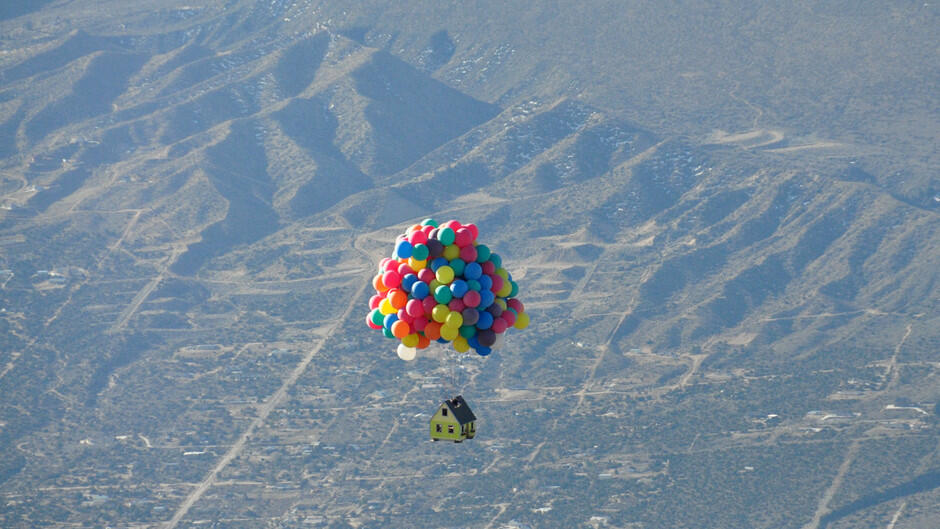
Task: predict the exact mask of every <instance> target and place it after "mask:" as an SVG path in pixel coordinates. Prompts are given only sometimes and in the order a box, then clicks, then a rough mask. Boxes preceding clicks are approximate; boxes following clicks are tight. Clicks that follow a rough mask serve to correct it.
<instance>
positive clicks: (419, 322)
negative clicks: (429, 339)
mask: <svg viewBox="0 0 940 529" xmlns="http://www.w3.org/2000/svg"><path fill="white" fill-rule="evenodd" d="M427 326H428V320H427V319H425V318H424V316H422V317H420V318H415V321H414V323H412V324H411V328H412V329H414V331H415V332H424V328H425V327H427Z"/></svg>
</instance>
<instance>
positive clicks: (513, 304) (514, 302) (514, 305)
mask: <svg viewBox="0 0 940 529" xmlns="http://www.w3.org/2000/svg"><path fill="white" fill-rule="evenodd" d="M506 305H507V306H508V307H509V308H511V309H513V310H515V311H516V314H522V313H523V312H525V306H524V305H523V304H522V302H521V301H519V298H509V299H507V300H506Z"/></svg>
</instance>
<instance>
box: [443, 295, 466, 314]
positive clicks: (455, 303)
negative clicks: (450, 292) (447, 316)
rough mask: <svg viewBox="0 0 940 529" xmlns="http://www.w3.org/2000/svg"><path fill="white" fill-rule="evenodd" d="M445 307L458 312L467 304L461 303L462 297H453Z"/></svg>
mask: <svg viewBox="0 0 940 529" xmlns="http://www.w3.org/2000/svg"><path fill="white" fill-rule="evenodd" d="M447 308H449V309H450V310H452V311H456V312H460V311H462V310H463V309H465V308H467V306H466V305H464V304H463V300H462V299H460V298H454V299H452V300H450V303H448V304H447Z"/></svg>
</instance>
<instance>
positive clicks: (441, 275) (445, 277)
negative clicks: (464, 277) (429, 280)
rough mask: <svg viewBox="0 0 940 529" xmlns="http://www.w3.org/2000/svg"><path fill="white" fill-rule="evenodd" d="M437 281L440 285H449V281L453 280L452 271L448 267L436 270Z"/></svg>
mask: <svg viewBox="0 0 940 529" xmlns="http://www.w3.org/2000/svg"><path fill="white" fill-rule="evenodd" d="M435 277H437V280H438V281H439V282H440V283H441V284H442V285H449V284H450V282H451V281H453V280H454V269H453V268H451V267H449V266H442V267H440V268H438V269H437V274H436V275H435ZM431 292H434V289H433V288H432V289H431Z"/></svg>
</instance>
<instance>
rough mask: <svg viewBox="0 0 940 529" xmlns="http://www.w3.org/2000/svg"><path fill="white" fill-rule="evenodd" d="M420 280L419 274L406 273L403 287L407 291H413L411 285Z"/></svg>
mask: <svg viewBox="0 0 940 529" xmlns="http://www.w3.org/2000/svg"><path fill="white" fill-rule="evenodd" d="M417 282H418V276H416V275H414V274H405V277H403V278H401V289H402V290H404V291H405V292H411V287H413V286H414V284H415V283H417Z"/></svg>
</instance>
